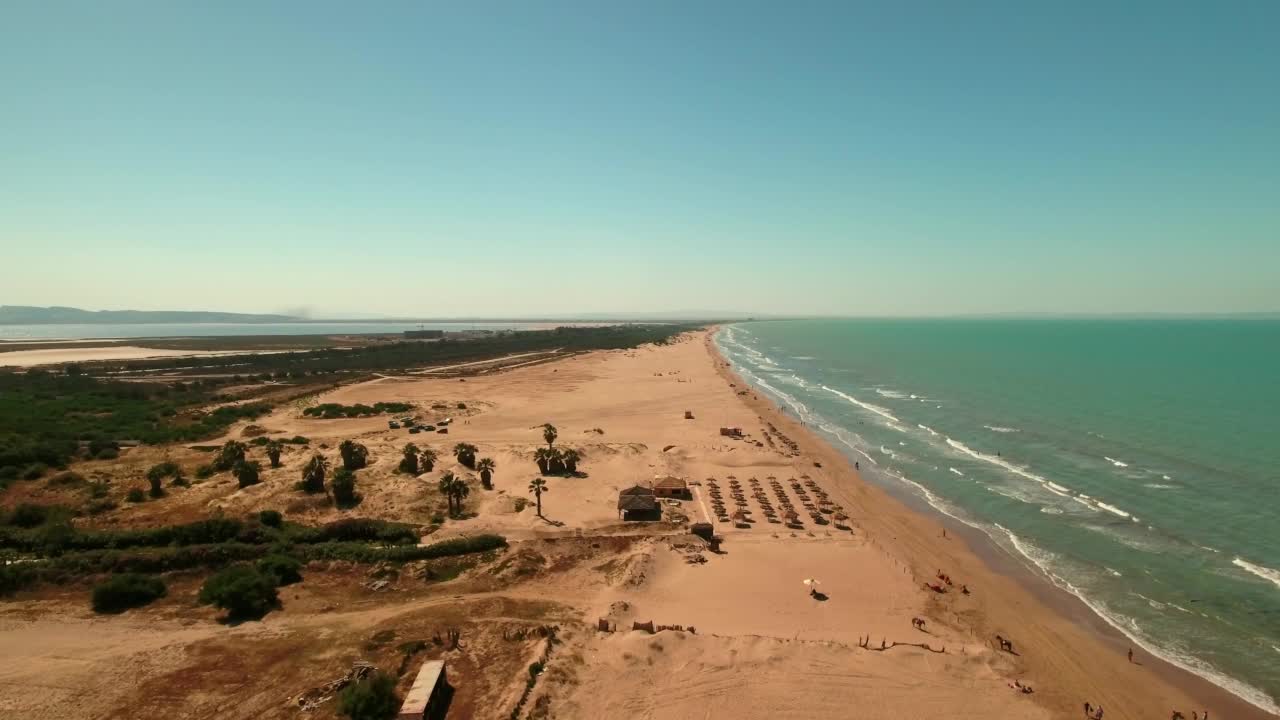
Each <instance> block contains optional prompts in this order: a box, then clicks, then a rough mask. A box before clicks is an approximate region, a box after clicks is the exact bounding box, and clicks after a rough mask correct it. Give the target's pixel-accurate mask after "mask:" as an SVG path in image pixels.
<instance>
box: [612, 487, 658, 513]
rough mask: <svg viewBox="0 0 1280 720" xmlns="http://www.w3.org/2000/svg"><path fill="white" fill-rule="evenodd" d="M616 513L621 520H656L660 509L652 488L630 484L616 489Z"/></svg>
mask: <svg viewBox="0 0 1280 720" xmlns="http://www.w3.org/2000/svg"><path fill="white" fill-rule="evenodd" d="M618 515H619V516H620V517H621V518H622V519H623V520H658V519H660V518H661V517H662V510H661V509H660V508H659V507H658V498H656V497H655V496H654V494H653V489H652V488H647V487H645V486H643V485H632V486H631V487H629V488H627V489H626V490H620V491H618Z"/></svg>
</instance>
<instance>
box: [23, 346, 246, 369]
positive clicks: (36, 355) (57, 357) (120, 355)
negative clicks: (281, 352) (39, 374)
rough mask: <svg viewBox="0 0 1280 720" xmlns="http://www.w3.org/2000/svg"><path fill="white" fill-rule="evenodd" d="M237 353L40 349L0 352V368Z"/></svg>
mask: <svg viewBox="0 0 1280 720" xmlns="http://www.w3.org/2000/svg"><path fill="white" fill-rule="evenodd" d="M234 354H236V353H234V352H220V351H210V350H166V349H162V348H147V347H137V346H135V345H111V346H103V347H70V346H65V345H63V346H58V347H50V348H46V349H40V350H14V351H12V352H0V366H3V367H35V366H37V365H59V364H62V363H77V362H95V361H100V360H146V359H150V358H169V357H192V356H205V355H234Z"/></svg>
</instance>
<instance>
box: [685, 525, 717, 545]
mask: <svg viewBox="0 0 1280 720" xmlns="http://www.w3.org/2000/svg"><path fill="white" fill-rule="evenodd" d="M689 532H691V533H693V534H694V535H697V536H698V537H700V538H702V539H703V540H706V541H707V542H711V538H712V537H713V536H714V535H715V528H713V527H712V526H711V523H705V522H698V523H694V524H692V525H690V526H689Z"/></svg>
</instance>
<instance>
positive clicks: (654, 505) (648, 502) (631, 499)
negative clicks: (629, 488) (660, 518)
mask: <svg viewBox="0 0 1280 720" xmlns="http://www.w3.org/2000/svg"><path fill="white" fill-rule="evenodd" d="M618 509H619V510H638V511H641V512H644V511H649V510H657V509H658V499H657V498H655V497H654V496H653V495H651V494H649V495H626V494H624V493H618Z"/></svg>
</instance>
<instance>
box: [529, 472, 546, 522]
mask: <svg viewBox="0 0 1280 720" xmlns="http://www.w3.org/2000/svg"><path fill="white" fill-rule="evenodd" d="M550 491H551V488H549V487H547V481H546V480H543V479H542V478H534V479H533V481H532V482H530V483H529V492H531V493H533V497H534V498H535V499H536V500H537V501H538V517H542V493H544V492H550Z"/></svg>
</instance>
